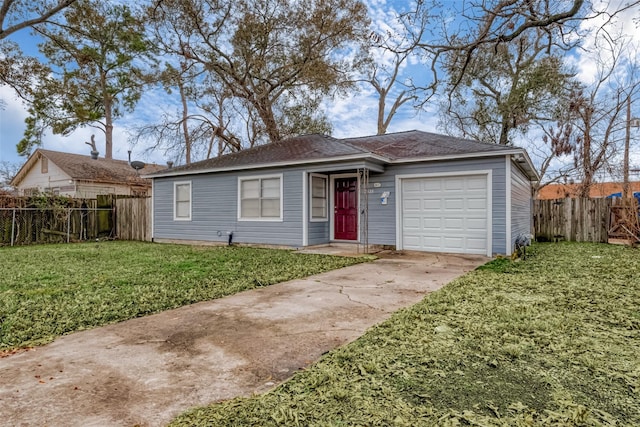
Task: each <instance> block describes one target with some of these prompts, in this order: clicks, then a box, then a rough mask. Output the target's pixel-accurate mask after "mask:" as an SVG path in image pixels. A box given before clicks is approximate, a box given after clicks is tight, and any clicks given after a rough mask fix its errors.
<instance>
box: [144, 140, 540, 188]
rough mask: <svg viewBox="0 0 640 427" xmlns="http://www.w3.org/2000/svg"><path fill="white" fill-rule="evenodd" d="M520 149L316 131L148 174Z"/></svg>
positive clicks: (415, 158) (425, 157) (473, 154)
mask: <svg viewBox="0 0 640 427" xmlns="http://www.w3.org/2000/svg"><path fill="white" fill-rule="evenodd" d="M520 153H523V154H524V155H525V156H526V152H525V151H524V150H523V149H521V148H515V147H507V146H503V145H498V144H487V143H483V142H478V141H472V140H469V139H463V138H456V137H451V136H446V135H439V134H435V133H429V132H423V131H417V130H412V131H407V132H398V133H392V134H385V135H373V136H365V137H359V138H345V139H336V138H333V137H330V136H325V135H316V134H314V135H304V136H298V137H293V138H289V139H285V140H283V141H279V142H274V143H271V144H265V145H260V146H257V147H253V148H250V149H247V150H242V151H239V152H236V153H231V154H226V155H224V156H221V157H216V158H212V159H208V160H203V161H200V162H195V163H191V164H189V165H182V166H177V167H174V168H172V169H165V170H162V171H160V172H156V173H152V174H145V176H148V177H150V178H155V177H161V176H177V175H187V174H194V173H206V172H217V171H223V170H239V169H243V168H258V167H273V166H279V165H283V166H284V165H291V164H304V163H317V162H326V161H338V160H349V159H361V160H365V159H366V160H372V161H375V162H378V163H381V164H384V163H395V162H409V161H419V160H439V159H445V158H464V157H476V156H489V155H507V154H520ZM526 160H527V163H528V164H529V166H530V168H531V169H532V174H530V175H532V176H535V175H536V172H535V171H534V170H533V165H531V162H530V160H529V159H528V157H526Z"/></svg>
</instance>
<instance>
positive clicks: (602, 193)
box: [536, 181, 640, 200]
mask: <svg viewBox="0 0 640 427" xmlns="http://www.w3.org/2000/svg"><path fill="white" fill-rule="evenodd" d="M579 185H580V184H548V185H545V186H544V187H542V188H541V189H540V190H538V194H537V196H536V199H538V200H553V199H566V198H570V199H575V198H577V197H578V192H579V189H580V188H579ZM629 191H630V192H634V193H635V192H638V191H640V182H638V181H636V182H630V183H629ZM621 192H622V183H621V182H598V183H593V184H592V185H591V187H589V197H591V198H594V199H596V198H602V197H608V196H610V195H612V194H615V193H621Z"/></svg>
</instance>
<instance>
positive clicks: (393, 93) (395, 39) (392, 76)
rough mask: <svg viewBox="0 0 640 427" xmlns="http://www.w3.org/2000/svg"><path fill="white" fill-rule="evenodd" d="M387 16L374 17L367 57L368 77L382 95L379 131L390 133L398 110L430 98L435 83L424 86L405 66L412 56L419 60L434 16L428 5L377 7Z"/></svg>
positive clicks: (379, 110) (380, 96)
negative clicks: (404, 8)
mask: <svg viewBox="0 0 640 427" xmlns="http://www.w3.org/2000/svg"><path fill="white" fill-rule="evenodd" d="M380 13H382V14H384V17H383V18H378V19H377V20H376V19H374V20H373V21H372V32H371V35H370V37H369V39H370V47H369V52H368V58H367V60H366V61H365V64H366V66H365V71H366V77H365V78H364V81H365V82H366V83H368V84H369V85H371V86H372V87H373V89H374V90H375V92H376V96H377V98H378V114H377V133H378V135H382V134H385V133H387V129H388V128H389V125H390V124H391V121H392V120H393V118H394V117H395V115H396V113H397V112H398V110H399V109H400V108H401V107H402V106H403V105H405V104H407V103H413V102H415V101H416V100H417V99H418V98H421V99H422V102H426V100H428V99H430V98H431V96H433V94H434V93H435V87H428V88H420V87H417V86H416V85H415V84H414V81H413V79H412V78H410V77H406V76H403V69H404V68H405V67H406V66H407V65H408V62H409V61H410V60H411V59H414V60H417V56H418V52H417V49H416V48H417V46H418V44H419V43H420V41H421V40H422V38H423V36H424V34H425V30H426V27H427V25H428V24H429V22H430V18H431V17H430V16H429V15H428V12H427V10H426V9H422V10H419V11H416V12H415V13H406V12H398V11H396V10H395V9H391V10H388V11H380V10H376V11H375V12H374V14H380Z"/></svg>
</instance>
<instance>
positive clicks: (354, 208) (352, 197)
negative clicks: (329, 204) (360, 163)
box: [333, 177, 358, 240]
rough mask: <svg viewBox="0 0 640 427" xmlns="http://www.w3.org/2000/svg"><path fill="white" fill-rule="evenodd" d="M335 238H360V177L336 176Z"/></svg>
mask: <svg viewBox="0 0 640 427" xmlns="http://www.w3.org/2000/svg"><path fill="white" fill-rule="evenodd" d="M334 201H335V206H334V214H333V220H334V227H333V230H334V233H333V235H334V239H335V240H358V178H356V177H353V178H336V180H335V197H334Z"/></svg>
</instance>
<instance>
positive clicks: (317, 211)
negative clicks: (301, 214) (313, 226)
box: [309, 175, 329, 221]
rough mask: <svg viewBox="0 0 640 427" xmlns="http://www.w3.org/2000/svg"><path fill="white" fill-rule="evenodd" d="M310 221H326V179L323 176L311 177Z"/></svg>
mask: <svg viewBox="0 0 640 427" xmlns="http://www.w3.org/2000/svg"><path fill="white" fill-rule="evenodd" d="M310 187H311V188H310V191H309V193H310V194H311V220H312V221H326V220H327V210H328V205H329V203H328V197H327V195H328V191H327V188H328V179H327V177H326V176H323V175H311V185H310Z"/></svg>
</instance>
